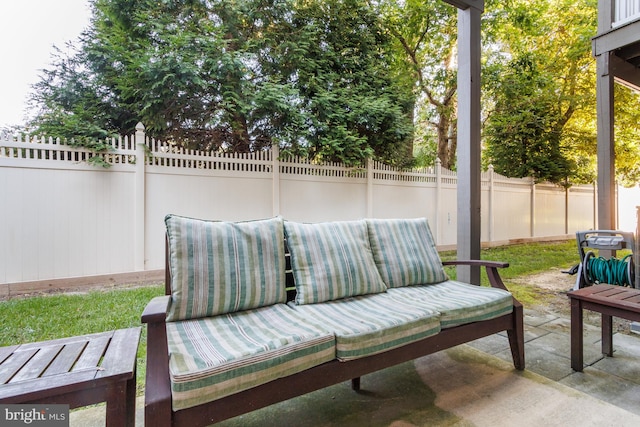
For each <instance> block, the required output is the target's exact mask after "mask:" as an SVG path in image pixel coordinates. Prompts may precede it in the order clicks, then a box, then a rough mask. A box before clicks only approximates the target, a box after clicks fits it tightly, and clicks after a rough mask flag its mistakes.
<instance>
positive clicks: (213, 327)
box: [167, 304, 335, 410]
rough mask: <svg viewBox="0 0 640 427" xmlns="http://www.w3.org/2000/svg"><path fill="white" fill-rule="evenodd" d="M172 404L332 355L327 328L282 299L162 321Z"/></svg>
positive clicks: (185, 404)
mask: <svg viewBox="0 0 640 427" xmlns="http://www.w3.org/2000/svg"><path fill="white" fill-rule="evenodd" d="M167 338H168V346H169V355H170V356H169V357H170V360H169V371H170V377H171V390H172V399H173V409H174V410H178V409H184V408H189V407H193V406H196V405H199V404H201V403H206V402H210V401H212V400H215V399H218V398H221V397H224V396H227V395H230V394H233V393H236V392H239V391H242V390H246V389H249V388H251V387H255V386H257V385H260V384H264V383H266V382H269V381H271V380H274V379H276V378H280V377H285V376H287V375H290V374H294V373H296V372H300V371H303V370H305V369H308V368H311V367H313V366H316V365H319V364H322V363H324V362H327V361H330V360H333V359H334V358H335V338H334V335H333V333H331V332H326V331H323V330H322V329H320V328H318V327H316V326H313V325H310V324H308V323H307V322H305V321H304V319H302V318H301V317H300V316H299V315H298V314H297V313H296V312H294V311H293V310H291V309H290V308H289V307H287V306H286V305H285V304H276V305H272V306H269V307H262V308H258V309H254V310H247V311H242V312H236V313H228V314H223V315H220V316H215V317H209V318H204V319H195V320H183V321H179V322H169V323H167Z"/></svg>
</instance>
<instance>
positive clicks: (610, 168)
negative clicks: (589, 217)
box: [596, 52, 616, 230]
mask: <svg viewBox="0 0 640 427" xmlns="http://www.w3.org/2000/svg"><path fill="white" fill-rule="evenodd" d="M612 54H613V53H611V52H606V53H603V54H602V55H599V56H598V57H596V66H597V72H598V75H597V80H596V109H597V113H598V228H599V229H600V230H615V228H616V224H615V203H614V200H615V194H616V188H615V152H614V142H615V139H614V138H615V137H614V129H613V126H614V109H613V108H614V107H613V106H614V97H613V83H614V78H613V74H612V73H611V69H610V68H611V65H610V56H611V55H612Z"/></svg>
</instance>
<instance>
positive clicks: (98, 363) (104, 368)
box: [0, 328, 141, 427]
mask: <svg viewBox="0 0 640 427" xmlns="http://www.w3.org/2000/svg"><path fill="white" fill-rule="evenodd" d="M140 330H141V328H129V329H120V330H116V331H110V332H103V333H97V334H90V335H83V336H79V337H70V338H63V339H57V340H52V341H43V342H37V343H28V344H21V345H15V346H10V347H0V403H3V404H20V403H36V404H47V403H51V404H66V405H69V408H70V409H73V408H77V407H80V406H86V405H92V404H95V403H100V402H106V403H107V426H110V427H111V426H113V427H122V426H130V427H133V426H134V424H135V401H136V353H137V352H138V342H139V340H140Z"/></svg>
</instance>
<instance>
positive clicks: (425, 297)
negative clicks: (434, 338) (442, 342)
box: [387, 280, 513, 329]
mask: <svg viewBox="0 0 640 427" xmlns="http://www.w3.org/2000/svg"><path fill="white" fill-rule="evenodd" d="M387 294H388V295H389V296H390V297H392V298H394V299H397V300H399V301H407V302H410V303H411V304H416V305H418V306H420V307H424V308H427V309H430V310H437V311H438V312H439V313H440V324H441V325H442V329H445V328H450V327H453V326H458V325H462V324H465V323H471V322H477V321H480V320H487V319H493V318H495V317H499V316H502V315H504V314H507V313H511V311H512V310H513V298H512V296H511V294H510V293H509V292H507V291H505V290H502V289H496V288H487V287H483V286H475V285H469V284H467V283H461V282H457V281H455V280H447V281H446V282H441V283H435V284H431V285H418V286H406V287H403V288H394V289H389V290H388V291H387Z"/></svg>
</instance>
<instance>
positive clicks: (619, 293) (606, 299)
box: [567, 284, 640, 312]
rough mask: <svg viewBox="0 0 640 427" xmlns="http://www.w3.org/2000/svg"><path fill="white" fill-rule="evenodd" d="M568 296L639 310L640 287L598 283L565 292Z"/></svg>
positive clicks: (633, 310) (634, 310) (629, 309)
mask: <svg viewBox="0 0 640 427" xmlns="http://www.w3.org/2000/svg"><path fill="white" fill-rule="evenodd" d="M567 296H569V298H573V299H578V300H582V301H589V302H592V303H600V304H605V305H607V306H611V307H617V308H621V309H624V310H628V311H632V312H640V289H635V288H629V287H625V286H615V285H608V284H600V285H594V286H587V287H586V288H580V289H577V290H575V291H570V292H568V293H567Z"/></svg>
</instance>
